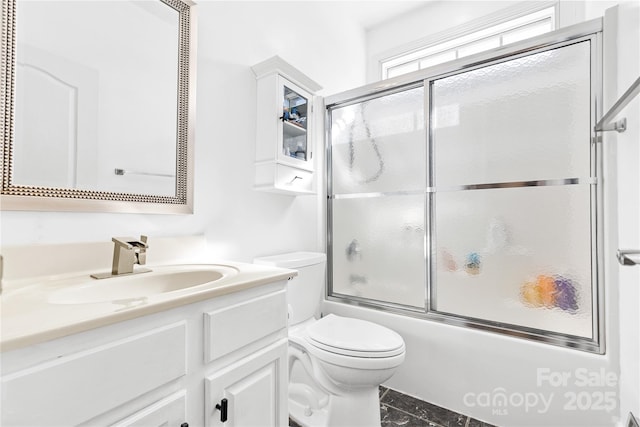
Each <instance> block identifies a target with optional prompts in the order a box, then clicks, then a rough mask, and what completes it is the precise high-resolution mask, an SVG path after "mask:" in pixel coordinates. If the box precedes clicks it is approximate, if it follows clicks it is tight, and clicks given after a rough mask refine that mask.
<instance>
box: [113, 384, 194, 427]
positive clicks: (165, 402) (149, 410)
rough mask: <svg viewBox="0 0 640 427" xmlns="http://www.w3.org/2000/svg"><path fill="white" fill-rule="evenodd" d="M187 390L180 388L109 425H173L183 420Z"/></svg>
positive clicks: (134, 426) (176, 426) (119, 426)
mask: <svg viewBox="0 0 640 427" xmlns="http://www.w3.org/2000/svg"><path fill="white" fill-rule="evenodd" d="M186 407H187V392H186V391H184V390H182V391H179V392H177V393H174V394H172V395H171V396H168V397H166V398H164V399H162V400H159V401H158V402H156V403H154V404H153V405H151V406H148V407H146V408H144V409H143V410H141V411H138V412H136V413H135V414H133V415H131V416H129V417H127V418H125V419H124V420H122V421H119V422H117V423H115V424H113V425H112V426H111V427H151V426H160V427H162V426H175V427H178V426H180V425H182V423H184V422H185V420H186V419H187V418H186V413H185V411H186Z"/></svg>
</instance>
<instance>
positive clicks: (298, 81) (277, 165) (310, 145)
mask: <svg viewBox="0 0 640 427" xmlns="http://www.w3.org/2000/svg"><path fill="white" fill-rule="evenodd" d="M252 69H253V72H254V73H255V75H256V79H257V120H256V176H255V188H256V189H257V190H264V191H271V192H277V193H283V194H292V195H297V194H313V193H314V192H315V188H314V187H315V186H314V174H313V171H314V158H313V151H314V148H315V147H314V132H316V131H317V129H316V128H315V125H316V123H314V103H315V96H314V93H315V92H317V91H318V90H320V89H321V87H320V85H318V84H317V83H316V82H314V81H313V80H311V79H310V78H309V77H307V76H305V75H304V74H303V73H302V72H300V71H299V70H297V69H296V68H294V67H293V66H291V65H290V64H288V63H287V62H285V61H283V60H282V59H281V58H280V57H278V56H274V57H273V58H270V59H268V60H266V61H263V62H261V63H259V64H256V65H254V66H253V67H252Z"/></svg>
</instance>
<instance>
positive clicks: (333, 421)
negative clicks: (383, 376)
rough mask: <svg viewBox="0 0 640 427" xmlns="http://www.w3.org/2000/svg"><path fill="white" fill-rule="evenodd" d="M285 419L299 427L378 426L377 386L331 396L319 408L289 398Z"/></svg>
mask: <svg viewBox="0 0 640 427" xmlns="http://www.w3.org/2000/svg"><path fill="white" fill-rule="evenodd" d="M289 416H290V417H291V419H293V420H294V421H295V422H296V423H298V424H299V425H301V426H302V427H376V426H377V427H379V426H380V398H379V391H378V387H374V388H371V389H366V390H358V391H354V392H351V393H348V394H345V395H342V396H337V395H331V396H330V398H329V403H328V405H327V406H325V407H323V408H321V409H310V408H309V406H306V405H303V404H301V403H300V402H299V401H297V400H296V399H289Z"/></svg>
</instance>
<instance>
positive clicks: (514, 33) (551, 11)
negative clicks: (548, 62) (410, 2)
mask: <svg viewBox="0 0 640 427" xmlns="http://www.w3.org/2000/svg"><path fill="white" fill-rule="evenodd" d="M554 29H555V8H554V7H549V8H546V9H543V10H539V11H537V12H534V13H530V14H528V15H524V16H520V17H518V18H515V19H511V20H509V21H506V22H502V23H500V24H497V25H493V26H491V27H487V28H483V29H481V30H477V31H474V32H471V33H467V34H465V35H462V36H459V37H456V38H453V39H450V40H447V41H444V42H440V43H437V44H431V45H428V46H425V47H423V48H420V49H417V50H412V51H410V52H405V53H403V54H400V55H396V56H394V57H391V58H388V59H386V60H383V61H382V63H381V65H382V79H388V78H392V77H396V76H399V75H401V74H406V73H409V72H412V71H417V70H422V69H425V68H428V67H432V66H434V65H437V64H441V63H443V62H447V61H452V60H454V59H458V58H462V57H465V56H468V55H473V54H474V53H479V52H483V51H485V50H489V49H494V48H496V47H500V46H504V45H506V44H509V43H514V42H517V41H520V40H524V39H527V38H530V37H533V36H537V35H539V34H544V33H547V32H549V31H553V30H554Z"/></svg>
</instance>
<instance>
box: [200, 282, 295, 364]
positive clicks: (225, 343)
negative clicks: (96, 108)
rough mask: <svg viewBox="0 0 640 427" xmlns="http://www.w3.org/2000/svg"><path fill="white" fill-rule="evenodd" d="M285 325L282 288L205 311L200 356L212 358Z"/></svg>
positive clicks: (285, 317) (285, 303)
mask: <svg viewBox="0 0 640 427" xmlns="http://www.w3.org/2000/svg"><path fill="white" fill-rule="evenodd" d="M286 327H287V294H286V290H282V291H279V292H276V293H273V294H269V295H265V296H262V297H259V298H255V299H252V300H249V301H245V302H242V303H239V304H236V305H232V306H230V307H225V308H223V309H220V310H215V311H211V312H208V313H205V314H204V335H205V338H204V360H205V362H207V363H208V362H212V361H214V360H216V359H217V358H219V357H222V356H224V355H226V354H229V353H231V352H232V351H235V350H237V349H239V348H242V347H244V346H245V345H247V344H250V343H252V342H254V341H257V340H259V339H260V338H263V337H266V336H267V335H269V334H272V333H274V332H277V331H279V330H281V329H283V328H286Z"/></svg>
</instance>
